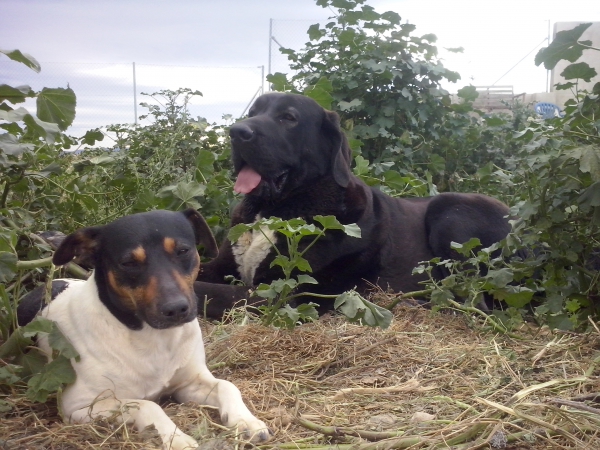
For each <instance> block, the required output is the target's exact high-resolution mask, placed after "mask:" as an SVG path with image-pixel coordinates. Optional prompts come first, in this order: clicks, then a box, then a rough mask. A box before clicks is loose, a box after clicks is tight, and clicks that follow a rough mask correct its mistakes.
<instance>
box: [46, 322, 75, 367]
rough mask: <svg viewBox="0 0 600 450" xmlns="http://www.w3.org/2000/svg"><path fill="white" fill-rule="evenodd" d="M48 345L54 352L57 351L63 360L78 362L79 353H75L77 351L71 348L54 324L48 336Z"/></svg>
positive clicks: (71, 345) (53, 323)
mask: <svg viewBox="0 0 600 450" xmlns="http://www.w3.org/2000/svg"><path fill="white" fill-rule="evenodd" d="M48 344H49V345H50V347H52V348H53V349H54V350H58V352H59V354H61V355H63V356H64V357H65V358H68V359H75V360H76V361H79V353H77V350H75V347H73V344H71V342H69V340H68V339H67V338H66V336H65V335H64V334H62V332H61V331H60V328H58V325H57V324H56V322H52V330H51V331H50V333H49V334H48Z"/></svg>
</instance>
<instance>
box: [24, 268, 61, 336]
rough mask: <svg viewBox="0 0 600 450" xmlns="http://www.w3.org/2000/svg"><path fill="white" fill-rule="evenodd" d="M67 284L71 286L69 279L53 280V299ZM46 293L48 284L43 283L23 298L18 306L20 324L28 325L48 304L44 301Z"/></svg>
mask: <svg viewBox="0 0 600 450" xmlns="http://www.w3.org/2000/svg"><path fill="white" fill-rule="evenodd" d="M67 286H69V282H68V281H65V280H54V281H53V282H52V292H51V300H54V299H55V298H56V296H57V295H58V294H60V293H61V292H62V291H64V290H65V289H66V288H67ZM45 294H46V286H45V285H43V284H42V285H41V286H38V287H36V288H35V289H34V290H33V291H31V292H28V293H27V294H26V295H25V296H24V297H23V298H21V301H19V305H18V306H17V322H18V324H19V326H21V327H22V326H23V325H27V324H28V323H29V322H31V321H32V320H33V319H35V316H36V315H37V313H39V312H40V311H41V310H42V308H43V307H44V306H46V305H45V303H44V296H45Z"/></svg>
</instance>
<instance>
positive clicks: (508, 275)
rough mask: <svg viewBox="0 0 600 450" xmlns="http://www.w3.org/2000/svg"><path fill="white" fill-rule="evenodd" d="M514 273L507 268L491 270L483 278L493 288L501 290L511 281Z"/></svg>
mask: <svg viewBox="0 0 600 450" xmlns="http://www.w3.org/2000/svg"><path fill="white" fill-rule="evenodd" d="M513 277H514V273H513V271H512V270H510V269H509V268H508V267H503V268H501V269H491V270H489V271H488V273H487V274H486V276H485V278H486V279H487V280H489V281H490V282H491V283H492V285H493V286H494V287H497V288H503V287H505V286H506V285H507V284H508V283H510V282H511V281H513Z"/></svg>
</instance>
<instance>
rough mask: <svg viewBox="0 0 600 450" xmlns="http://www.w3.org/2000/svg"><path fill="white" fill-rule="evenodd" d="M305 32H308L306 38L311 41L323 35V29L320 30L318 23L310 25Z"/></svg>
mask: <svg viewBox="0 0 600 450" xmlns="http://www.w3.org/2000/svg"><path fill="white" fill-rule="evenodd" d="M307 33H308V39H310V40H311V41H318V40H319V39H321V38H322V37H323V36H325V30H322V29H321V28H320V26H319V24H318V23H316V24H314V25H311V26H310V27H309V28H308V31H307Z"/></svg>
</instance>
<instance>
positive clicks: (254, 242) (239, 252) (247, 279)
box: [232, 227, 277, 286]
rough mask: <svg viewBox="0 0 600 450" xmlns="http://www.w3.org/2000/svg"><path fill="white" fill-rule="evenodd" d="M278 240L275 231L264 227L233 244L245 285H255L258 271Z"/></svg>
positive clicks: (236, 260) (234, 254)
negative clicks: (255, 276)
mask: <svg viewBox="0 0 600 450" xmlns="http://www.w3.org/2000/svg"><path fill="white" fill-rule="evenodd" d="M276 239H277V236H276V235H275V232H274V231H273V230H270V229H268V228H267V227H262V228H261V229H260V230H251V231H246V232H245V233H244V234H242V236H241V237H240V238H239V239H238V240H237V242H236V243H235V244H233V246H232V251H233V256H234V257H235V262H236V263H237V265H238V271H239V273H240V275H241V277H242V281H243V282H244V283H246V284H247V285H249V286H251V285H253V284H254V275H255V274H256V269H257V268H258V266H259V265H260V263H262V262H263V261H264V259H265V258H266V257H267V255H268V254H269V253H270V252H271V250H272V246H273V245H275V243H276Z"/></svg>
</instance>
